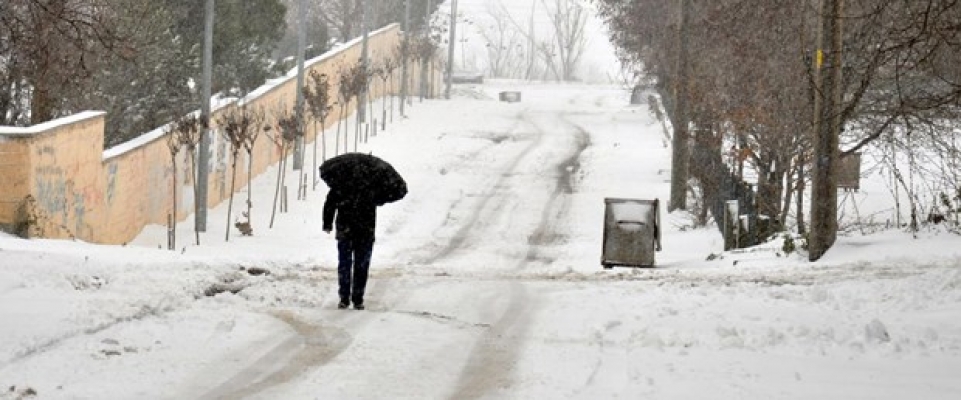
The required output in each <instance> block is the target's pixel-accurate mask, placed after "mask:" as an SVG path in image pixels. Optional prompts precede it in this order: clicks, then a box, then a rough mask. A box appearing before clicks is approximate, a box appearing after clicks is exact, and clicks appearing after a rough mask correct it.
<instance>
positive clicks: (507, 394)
mask: <svg viewBox="0 0 961 400" xmlns="http://www.w3.org/2000/svg"><path fill="white" fill-rule="evenodd" d="M504 89H510V90H520V91H521V92H522V93H523V101H522V102H521V103H513V104H510V103H501V102H497V101H493V100H491V99H493V98H496V94H497V92H498V91H500V90H504ZM627 95H628V93H627V92H626V91H624V90H621V89H618V88H613V87H597V86H581V85H547V84H545V85H540V84H532V85H516V84H511V83H496V82H495V83H491V84H488V85H485V86H483V87H477V88H473V89H467V88H464V89H462V90H461V91H460V93H459V94H458V96H457V98H456V99H454V100H451V101H440V100H438V101H427V102H424V103H419V102H416V101H415V104H414V105H413V107H412V109H411V118H409V119H406V120H403V121H399V122H396V123H394V124H392V125H390V126H388V130H387V131H385V132H382V133H381V134H380V135H379V136H378V137H376V138H374V139H372V140H371V142H370V143H368V144H366V145H365V146H364V147H363V148H361V149H360V150H362V151H372V152H373V153H374V154H375V155H378V156H380V157H382V158H384V159H387V160H389V161H390V162H392V163H393V164H394V166H395V167H396V168H397V169H398V171H400V172H401V173H402V174H403V175H404V176H405V178H406V179H407V181H408V186H409V188H410V193H409V195H408V197H407V198H405V199H404V200H402V201H400V202H397V203H393V204H389V205H386V206H384V207H382V208H381V209H380V210H379V220H378V230H377V235H378V239H377V243H376V245H375V248H374V259H373V264H372V269H371V281H370V282H369V285H368V289H367V293H368V296H367V299H366V302H367V305H368V309H367V310H365V311H354V310H337V309H336V307H335V304H336V297H337V296H336V269H335V265H336V252H335V251H334V249H335V247H334V246H335V243H334V239H333V238H332V237H331V236H328V235H326V234H324V233H323V232H321V231H320V226H319V222H318V221H319V217H320V207H321V205H322V202H323V197H324V195H325V191H324V190H325V189H324V188H323V185H321V190H318V191H317V192H311V193H310V194H309V195H308V199H307V200H306V201H296V202H291V204H290V212H289V213H285V214H279V215H278V223H277V226H276V227H275V228H274V229H267V228H266V227H267V224H268V222H267V221H268V219H269V209H266V208H258V207H261V205H269V204H270V199H271V197H270V196H271V195H272V193H273V192H272V189H273V183H274V182H273V177H274V173H275V172H270V173H268V174H265V175H264V176H263V177H261V178H260V179H258V180H257V181H256V182H255V183H254V191H255V199H254V204H255V209H254V210H255V211H254V213H255V214H254V221H253V227H254V236H253V237H234V238H231V241H230V242H228V243H224V242H222V238H223V237H224V232H223V231H222V229H223V228H222V227H221V228H219V229H221V230H218V228H216V227H217V226H222V225H223V224H222V223H220V222H219V221H224V220H225V218H226V215H225V212H226V210H225V207H219V208H217V209H214V210H211V214H210V218H211V220H213V221H218V222H216V223H213V224H211V226H212V227H214V228H212V229H211V232H207V233H206V234H205V235H204V237H203V240H202V242H203V245H202V246H193V245H186V246H183V247H182V250H181V251H179V252H168V251H162V250H155V249H156V248H157V247H158V245H160V244H163V243H165V240H166V236H165V234H166V232H165V228H163V227H149V228H148V229H146V230H145V231H144V233H143V234H142V235H141V236H140V237H139V238H138V239H137V240H136V241H134V242H133V243H131V245H129V246H126V247H111V246H92V245H86V244H82V243H70V242H57V241H21V240H18V239H14V238H10V237H6V236H0V260H2V261H0V321H2V323H0V338H3V340H0V388H3V389H4V390H0V399H6V398H19V397H22V396H25V395H27V394H29V393H30V392H35V393H36V394H37V397H38V398H69V399H74V398H84V399H87V398H89V399H94V398H96V399H130V398H169V399H183V398H229V399H234V398H251V399H280V398H283V399H387V398H389V399H397V398H410V399H414V398H416V399H465V398H498V399H500V398H516V399H529V398H580V399H601V398H653V399H688V398H689V399H700V398H724V399H727V398H749V399H771V398H796V399H810V398H839V399H841V398H843V399H851V398H870V399H878V398H882V399H883V398H890V399H903V398H925V399H951V398H957V397H958V396H959V394H961V380H958V379H957V371H958V370H959V367H961V320H959V319H958V318H957V316H958V315H961V269H959V263H961V262H959V260H961V250H959V248H961V246H957V243H958V242H959V239H958V238H957V236H954V235H950V234H944V233H938V232H930V233H927V234H922V238H921V239H919V240H915V241H911V240H910V239H906V238H908V237H910V236H909V235H904V234H902V233H901V232H897V231H895V232H887V233H882V234H876V235H872V236H863V237H842V238H841V239H840V241H839V243H838V245H837V246H836V248H835V249H833V250H832V252H830V253H829V254H828V255H827V256H826V257H825V259H823V260H822V261H820V262H818V263H815V264H810V263H807V262H805V261H803V259H802V258H801V257H797V256H793V255H792V256H785V255H783V254H780V253H779V252H778V251H777V249H776V247H774V246H772V247H766V248H762V249H761V251H757V252H753V253H723V254H722V252H721V247H722V243H721V241H720V237H719V235H718V234H717V231H716V230H715V229H713V228H710V229H693V228H691V227H690V225H689V223H688V222H687V219H686V217H685V216H684V215H682V214H680V213H674V214H670V215H665V220H666V224H665V230H666V232H665V235H664V251H663V252H661V253H658V265H659V266H658V268H656V269H627V268H618V269H614V270H611V271H605V270H603V269H602V268H601V266H600V240H601V233H602V221H603V199H604V198H605V197H627V198H644V199H652V198H662V199H664V198H666V197H667V193H668V192H667V191H668V183H667V179H668V178H669V176H670V173H669V170H667V168H668V167H669V165H670V163H669V159H670V149H669V148H668V147H667V141H665V136H664V131H663V129H662V127H661V125H660V124H659V123H658V122H657V121H655V120H654V119H653V117H652V116H651V114H650V113H649V111H648V109H647V107H646V106H640V107H630V106H626V105H625V103H626V99H627ZM331 136H332V135H331ZM331 140H332V139H331ZM332 147H333V146H332V145H331V146H329V147H328V148H332ZM181 225H182V226H181V227H180V233H179V234H178V236H179V237H181V238H186V237H190V230H191V229H192V227H191V226H188V225H190V224H189V223H186V224H181ZM711 253H716V254H721V257H719V258H716V259H714V260H713V261H705V259H706V258H707V256H708V255H709V254H711ZM732 260H738V261H740V262H738V263H737V264H736V265H735V264H734V263H733V262H732ZM254 267H256V268H263V269H266V270H268V271H269V273H268V274H260V275H254V274H251V273H249V271H253V268H254ZM7 388H10V390H6V389H7ZM28 391H29V392H28Z"/></svg>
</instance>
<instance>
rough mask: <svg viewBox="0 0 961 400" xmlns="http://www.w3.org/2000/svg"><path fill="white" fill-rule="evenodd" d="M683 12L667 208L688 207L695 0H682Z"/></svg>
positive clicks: (679, 25) (680, 22) (675, 84)
mask: <svg viewBox="0 0 961 400" xmlns="http://www.w3.org/2000/svg"><path fill="white" fill-rule="evenodd" d="M680 3H681V4H680V6H681V12H680V21H679V23H678V29H677V36H678V54H677V74H676V77H675V80H674V104H675V106H674V137H673V139H672V141H671V146H672V147H673V148H672V152H671V199H670V202H668V205H667V210H668V211H674V210H686V209H687V169H688V163H689V158H690V155H689V154H688V153H689V152H688V147H687V145H688V143H687V142H688V139H689V136H690V133H689V132H688V115H687V114H688V107H689V105H688V82H687V81H688V79H689V75H688V70H689V66H688V50H689V49H688V42H689V40H688V35H689V33H690V29H689V26H688V23H689V20H690V15H689V14H690V13H691V0H680Z"/></svg>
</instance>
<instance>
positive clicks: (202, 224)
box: [194, 0, 214, 237]
mask: <svg viewBox="0 0 961 400" xmlns="http://www.w3.org/2000/svg"><path fill="white" fill-rule="evenodd" d="M204 17H205V18H204V59H203V78H202V79H203V82H202V83H201V90H200V120H201V122H202V123H203V130H204V131H203V134H202V135H200V145H199V146H198V147H197V153H199V154H197V199H196V200H195V201H194V207H195V211H194V230H196V231H197V232H206V231H207V197H208V196H207V187H208V186H209V182H208V176H209V172H210V169H209V168H210V92H211V88H210V86H211V83H210V80H211V76H212V75H213V73H212V72H211V71H212V70H213V59H214V45H213V44H214V0H207V4H206V10H205V11H204ZM198 237H199V236H198Z"/></svg>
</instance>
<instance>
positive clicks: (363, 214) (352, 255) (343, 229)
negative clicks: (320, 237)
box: [323, 189, 377, 310]
mask: <svg viewBox="0 0 961 400" xmlns="http://www.w3.org/2000/svg"><path fill="white" fill-rule="evenodd" d="M335 218H336V224H335ZM376 222H377V204H375V203H374V202H373V201H371V200H370V199H365V198H364V197H363V196H357V195H353V196H352V195H350V194H347V193H344V192H343V191H341V190H336V189H331V190H330V192H328V193H327V200H326V201H324V223H323V230H324V232H326V233H328V234H329V233H330V231H331V230H332V228H333V227H334V226H335V225H336V227H337V233H336V235H335V237H336V239H337V256H338V264H337V284H338V291H337V293H338V294H339V295H340V303H339V304H337V308H340V309H344V308H347V307H349V306H350V304H351V302H353V304H354V309H357V310H363V309H364V290H365V288H366V286H367V274H368V271H369V270H370V259H371V255H372V253H373V249H374V227H375V225H376Z"/></svg>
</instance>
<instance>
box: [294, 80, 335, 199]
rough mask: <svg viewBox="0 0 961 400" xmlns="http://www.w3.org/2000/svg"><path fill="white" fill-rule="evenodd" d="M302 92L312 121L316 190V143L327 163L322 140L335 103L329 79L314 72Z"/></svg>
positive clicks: (325, 143)
mask: <svg viewBox="0 0 961 400" xmlns="http://www.w3.org/2000/svg"><path fill="white" fill-rule="evenodd" d="M303 91H304V98H305V99H306V100H307V109H308V110H309V111H310V115H311V116H312V117H313V120H314V162H313V169H314V176H313V179H314V180H313V185H314V186H313V188H314V190H317V172H318V171H317V142H318V141H319V142H321V151H322V154H321V157H322V160H323V161H327V140H326V139H325V138H324V127H325V126H326V125H325V123H326V121H327V118H328V117H329V116H330V112H331V110H333V108H334V105H336V104H337V102H333V103H331V100H333V99H332V97H333V94H332V93H331V89H330V78H329V77H328V76H327V74H323V73H320V72H318V71H316V70H313V71H310V84H309V85H307V86H305V87H304V88H303ZM317 122H320V133H317ZM338 133H339V132H338Z"/></svg>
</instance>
